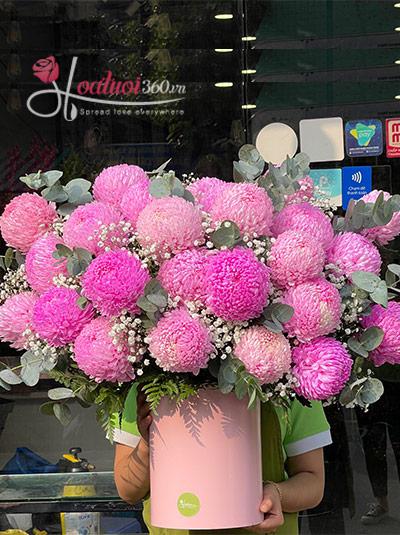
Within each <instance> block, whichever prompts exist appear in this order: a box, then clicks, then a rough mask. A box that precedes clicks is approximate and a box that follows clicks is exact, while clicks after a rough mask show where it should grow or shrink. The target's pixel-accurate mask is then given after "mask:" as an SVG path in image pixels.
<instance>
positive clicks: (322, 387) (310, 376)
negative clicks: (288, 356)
mask: <svg viewBox="0 0 400 535" xmlns="http://www.w3.org/2000/svg"><path fill="white" fill-rule="evenodd" d="M292 354H293V362H294V368H293V374H294V376H295V377H296V378H297V379H298V381H299V383H300V386H299V387H298V388H296V392H297V393H298V394H299V395H300V396H303V397H305V398H306V399H319V400H324V399H328V398H330V397H332V396H336V395H337V394H339V392H340V391H341V390H342V388H343V387H344V385H345V384H346V382H347V381H348V380H349V377H350V373H351V368H352V364H353V361H352V359H351V357H350V355H349V354H348V353H347V351H346V349H345V348H344V346H343V345H342V344H341V343H340V342H338V341H337V340H335V339H334V338H325V337H321V338H316V339H315V340H312V341H311V342H307V343H306V344H300V345H299V346H298V347H296V348H294V349H293V353H292Z"/></svg>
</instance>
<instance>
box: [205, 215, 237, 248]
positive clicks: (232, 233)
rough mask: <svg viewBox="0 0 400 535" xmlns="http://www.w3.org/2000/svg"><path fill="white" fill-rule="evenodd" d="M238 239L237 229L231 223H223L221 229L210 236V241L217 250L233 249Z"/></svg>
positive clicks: (234, 224)
mask: <svg viewBox="0 0 400 535" xmlns="http://www.w3.org/2000/svg"><path fill="white" fill-rule="evenodd" d="M240 239H241V237H240V230H239V227H238V226H237V225H236V223H234V222H233V221H223V223H222V225H221V227H220V228H219V229H217V230H215V231H214V232H213V233H212V234H210V240H211V241H212V243H213V244H214V246H215V247H216V248H218V249H219V248H221V247H229V248H231V247H234V246H235V245H236V244H237V243H238V242H239V241H240Z"/></svg>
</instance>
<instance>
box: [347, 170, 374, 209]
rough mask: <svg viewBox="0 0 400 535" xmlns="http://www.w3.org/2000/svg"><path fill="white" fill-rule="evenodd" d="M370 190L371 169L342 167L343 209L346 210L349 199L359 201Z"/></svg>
mask: <svg viewBox="0 0 400 535" xmlns="http://www.w3.org/2000/svg"><path fill="white" fill-rule="evenodd" d="M371 190H372V167H371V166H369V165H359V166H358V167H343V169H342V194H343V208H344V209H347V206H348V204H349V202H350V199H355V200H357V199H360V198H361V197H363V196H364V195H366V194H367V193H369V192H370V191H371Z"/></svg>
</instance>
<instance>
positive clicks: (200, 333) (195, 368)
mask: <svg viewBox="0 0 400 535" xmlns="http://www.w3.org/2000/svg"><path fill="white" fill-rule="evenodd" d="M149 338H150V342H149V350H150V353H151V354H152V355H153V357H154V358H155V359H156V363H157V365H158V366H160V368H161V369H163V370H166V371H171V372H186V373H193V374H194V375H197V374H198V373H199V371H200V369H201V368H205V367H206V366H207V363H208V360H209V358H210V354H211V353H212V351H213V345H212V343H211V337H210V333H209V331H208V330H207V328H206V326H205V325H204V324H203V323H202V322H201V321H200V320H199V319H197V318H192V316H191V315H190V314H189V313H188V312H187V310H186V309H184V308H176V309H175V310H172V311H171V312H167V313H166V314H165V315H164V316H163V317H162V318H161V319H160V321H159V322H158V323H157V326H156V327H155V328H154V329H153V330H152V331H151V332H150V335H149Z"/></svg>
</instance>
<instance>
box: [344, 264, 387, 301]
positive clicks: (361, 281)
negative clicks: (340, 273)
mask: <svg viewBox="0 0 400 535" xmlns="http://www.w3.org/2000/svg"><path fill="white" fill-rule="evenodd" d="M350 278H351V280H352V282H353V284H354V286H356V287H357V288H359V289H360V290H363V291H364V292H366V293H367V294H369V297H370V299H371V301H373V302H374V303H377V304H379V305H382V306H384V307H387V304H388V288H387V284H386V281H384V280H381V279H380V278H379V277H378V275H375V274H374V273H369V272H366V271H355V272H354V273H352V274H351V276H350Z"/></svg>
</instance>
